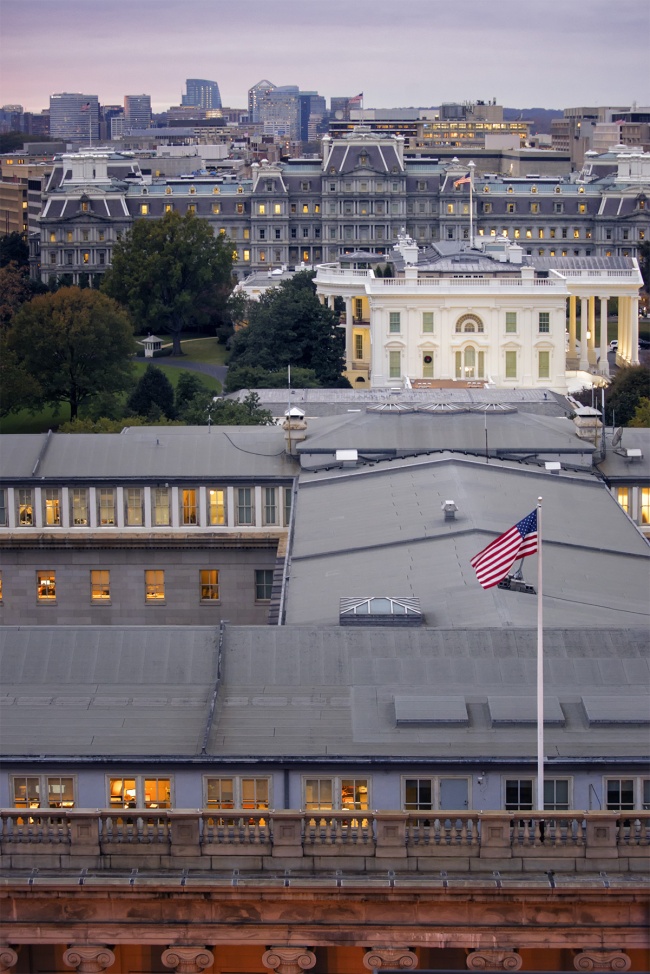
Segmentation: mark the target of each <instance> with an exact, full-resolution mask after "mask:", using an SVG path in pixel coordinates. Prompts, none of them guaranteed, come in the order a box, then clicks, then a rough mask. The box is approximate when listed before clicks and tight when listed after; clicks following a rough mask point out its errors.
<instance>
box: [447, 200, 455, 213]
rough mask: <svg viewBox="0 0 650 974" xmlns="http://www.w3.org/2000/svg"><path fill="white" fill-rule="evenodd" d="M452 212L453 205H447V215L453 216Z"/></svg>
mask: <svg viewBox="0 0 650 974" xmlns="http://www.w3.org/2000/svg"><path fill="white" fill-rule="evenodd" d="M453 212H454V204H453V203H447V213H449V214H453Z"/></svg>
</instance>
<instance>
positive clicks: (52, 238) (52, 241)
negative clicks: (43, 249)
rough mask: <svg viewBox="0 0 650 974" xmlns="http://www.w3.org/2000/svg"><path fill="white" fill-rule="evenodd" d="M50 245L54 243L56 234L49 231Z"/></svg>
mask: <svg viewBox="0 0 650 974" xmlns="http://www.w3.org/2000/svg"><path fill="white" fill-rule="evenodd" d="M50 243H56V233H54V231H53V230H51V231H50Z"/></svg>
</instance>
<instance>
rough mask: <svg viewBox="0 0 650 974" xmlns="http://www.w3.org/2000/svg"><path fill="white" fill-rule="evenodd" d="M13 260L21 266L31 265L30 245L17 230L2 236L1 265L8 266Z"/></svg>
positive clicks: (0, 248)
mask: <svg viewBox="0 0 650 974" xmlns="http://www.w3.org/2000/svg"><path fill="white" fill-rule="evenodd" d="M11 261H13V262H14V263H15V264H18V265H19V266H20V267H28V266H29V247H28V246H27V244H26V242H25V238H24V237H23V235H22V233H19V232H18V231H17V230H14V232H13V233H5V234H4V235H3V236H2V237H0V267H6V266H7V264H9V263H11Z"/></svg>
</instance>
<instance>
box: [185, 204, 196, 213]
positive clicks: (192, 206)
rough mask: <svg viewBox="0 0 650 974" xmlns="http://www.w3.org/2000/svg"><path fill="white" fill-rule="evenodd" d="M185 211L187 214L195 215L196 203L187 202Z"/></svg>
mask: <svg viewBox="0 0 650 974" xmlns="http://www.w3.org/2000/svg"><path fill="white" fill-rule="evenodd" d="M186 212H187V214H188V216H195V215H196V205H195V204H194V203H188V204H187V211H186Z"/></svg>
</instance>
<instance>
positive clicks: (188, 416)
mask: <svg viewBox="0 0 650 974" xmlns="http://www.w3.org/2000/svg"><path fill="white" fill-rule="evenodd" d="M181 419H182V420H183V422H184V423H187V425H188V426H207V425H208V420H209V421H210V423H211V424H212V425H213V426H272V425H273V416H272V414H271V413H270V412H269V410H268V409H262V407H261V406H260V400H259V396H258V395H257V393H255V392H251V393H249V395H247V396H246V398H245V399H244V401H243V402H236V401H233V400H231V399H217V400H216V402H215V401H214V399H211V398H210V395H209V393H208V396H207V397H206V396H205V395H204V394H203V393H198V394H197V395H196V396H195V397H194V398H193V399H191V400H190V401H189V402H187V403H186V404H185V406H184V407H183V412H182V414H181Z"/></svg>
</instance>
